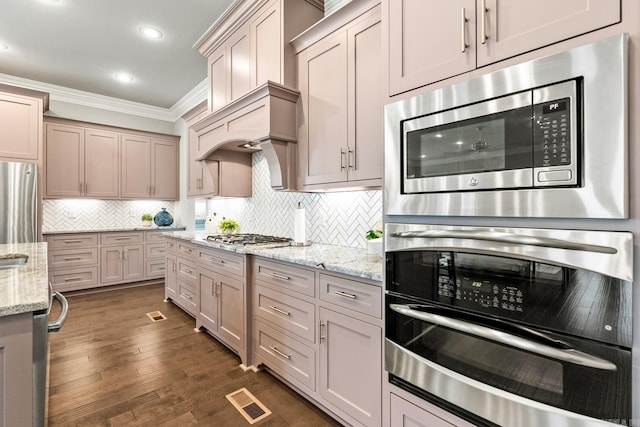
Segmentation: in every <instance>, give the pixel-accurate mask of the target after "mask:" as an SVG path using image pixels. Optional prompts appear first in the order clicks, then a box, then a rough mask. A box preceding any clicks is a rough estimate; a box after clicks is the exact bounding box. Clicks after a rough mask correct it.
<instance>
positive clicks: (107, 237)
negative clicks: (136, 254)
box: [100, 231, 144, 245]
mask: <svg viewBox="0 0 640 427" xmlns="http://www.w3.org/2000/svg"><path fill="white" fill-rule="evenodd" d="M143 242H144V231H139V232H138V231H134V232H131V231H127V232H125V233H100V244H102V245H128V244H131V243H143Z"/></svg>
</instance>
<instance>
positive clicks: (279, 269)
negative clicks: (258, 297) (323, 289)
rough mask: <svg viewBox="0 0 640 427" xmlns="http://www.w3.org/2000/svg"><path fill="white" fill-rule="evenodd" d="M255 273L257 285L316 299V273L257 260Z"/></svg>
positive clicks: (292, 266) (287, 265)
mask: <svg viewBox="0 0 640 427" xmlns="http://www.w3.org/2000/svg"><path fill="white" fill-rule="evenodd" d="M253 273H254V276H255V280H256V282H257V283H262V284H265V285H267V286H269V287H271V288H276V289H281V290H288V291H293V292H298V293H300V294H303V295H307V296H310V297H315V295H316V286H315V273H314V272H313V271H312V270H306V269H303V268H300V267H296V266H294V265H289V264H280V263H277V262H273V261H269V260H265V259H258V258H256V259H255V264H254V269H253Z"/></svg>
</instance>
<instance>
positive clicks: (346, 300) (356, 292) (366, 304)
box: [320, 274, 382, 319]
mask: <svg viewBox="0 0 640 427" xmlns="http://www.w3.org/2000/svg"><path fill="white" fill-rule="evenodd" d="M320 299H321V300H323V301H327V302H330V303H333V304H336V305H339V306H341V307H344V308H348V309H350V310H355V311H358V312H360V313H363V314H368V315H369V316H373V317H376V318H378V319H380V318H382V287H380V286H376V285H370V284H367V283H363V282H356V281H354V280H347V279H343V278H340V277H334V276H331V275H329V274H320Z"/></svg>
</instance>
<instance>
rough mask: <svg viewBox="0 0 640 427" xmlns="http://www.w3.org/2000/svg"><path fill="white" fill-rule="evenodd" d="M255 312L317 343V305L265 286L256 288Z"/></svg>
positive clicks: (254, 294)
mask: <svg viewBox="0 0 640 427" xmlns="http://www.w3.org/2000/svg"><path fill="white" fill-rule="evenodd" d="M253 289H254V291H253V310H254V311H253V312H254V313H255V314H256V315H257V316H260V317H262V318H263V319H265V320H268V321H269V322H271V323H273V324H274V325H276V326H279V327H280V328H282V329H285V330H286V331H288V332H291V333H293V334H295V335H297V336H299V337H300V338H303V339H306V340H308V341H310V342H311V343H314V342H315V327H314V325H315V317H316V306H315V304H312V303H309V302H307V301H302V300H300V299H298V298H295V297H293V296H290V295H288V294H285V293H282V292H278V291H275V290H273V289H270V288H266V287H264V286H259V285H258V286H254V288H253Z"/></svg>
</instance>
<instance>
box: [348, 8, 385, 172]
mask: <svg viewBox="0 0 640 427" xmlns="http://www.w3.org/2000/svg"><path fill="white" fill-rule="evenodd" d="M348 38H349V60H350V61H351V64H350V67H349V87H350V89H349V93H350V95H351V97H350V103H349V123H350V126H349V148H348V153H347V164H348V177H349V181H357V180H365V179H380V180H381V179H382V153H383V151H384V150H383V146H382V132H383V127H382V123H383V110H382V107H383V100H382V85H381V84H380V82H381V81H382V76H383V73H382V47H381V44H382V24H381V23H380V15H379V12H378V13H375V14H373V15H372V16H370V17H369V18H367V19H366V20H364V21H362V22H360V23H358V24H357V25H355V26H354V27H352V28H350V29H349V30H348Z"/></svg>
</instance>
